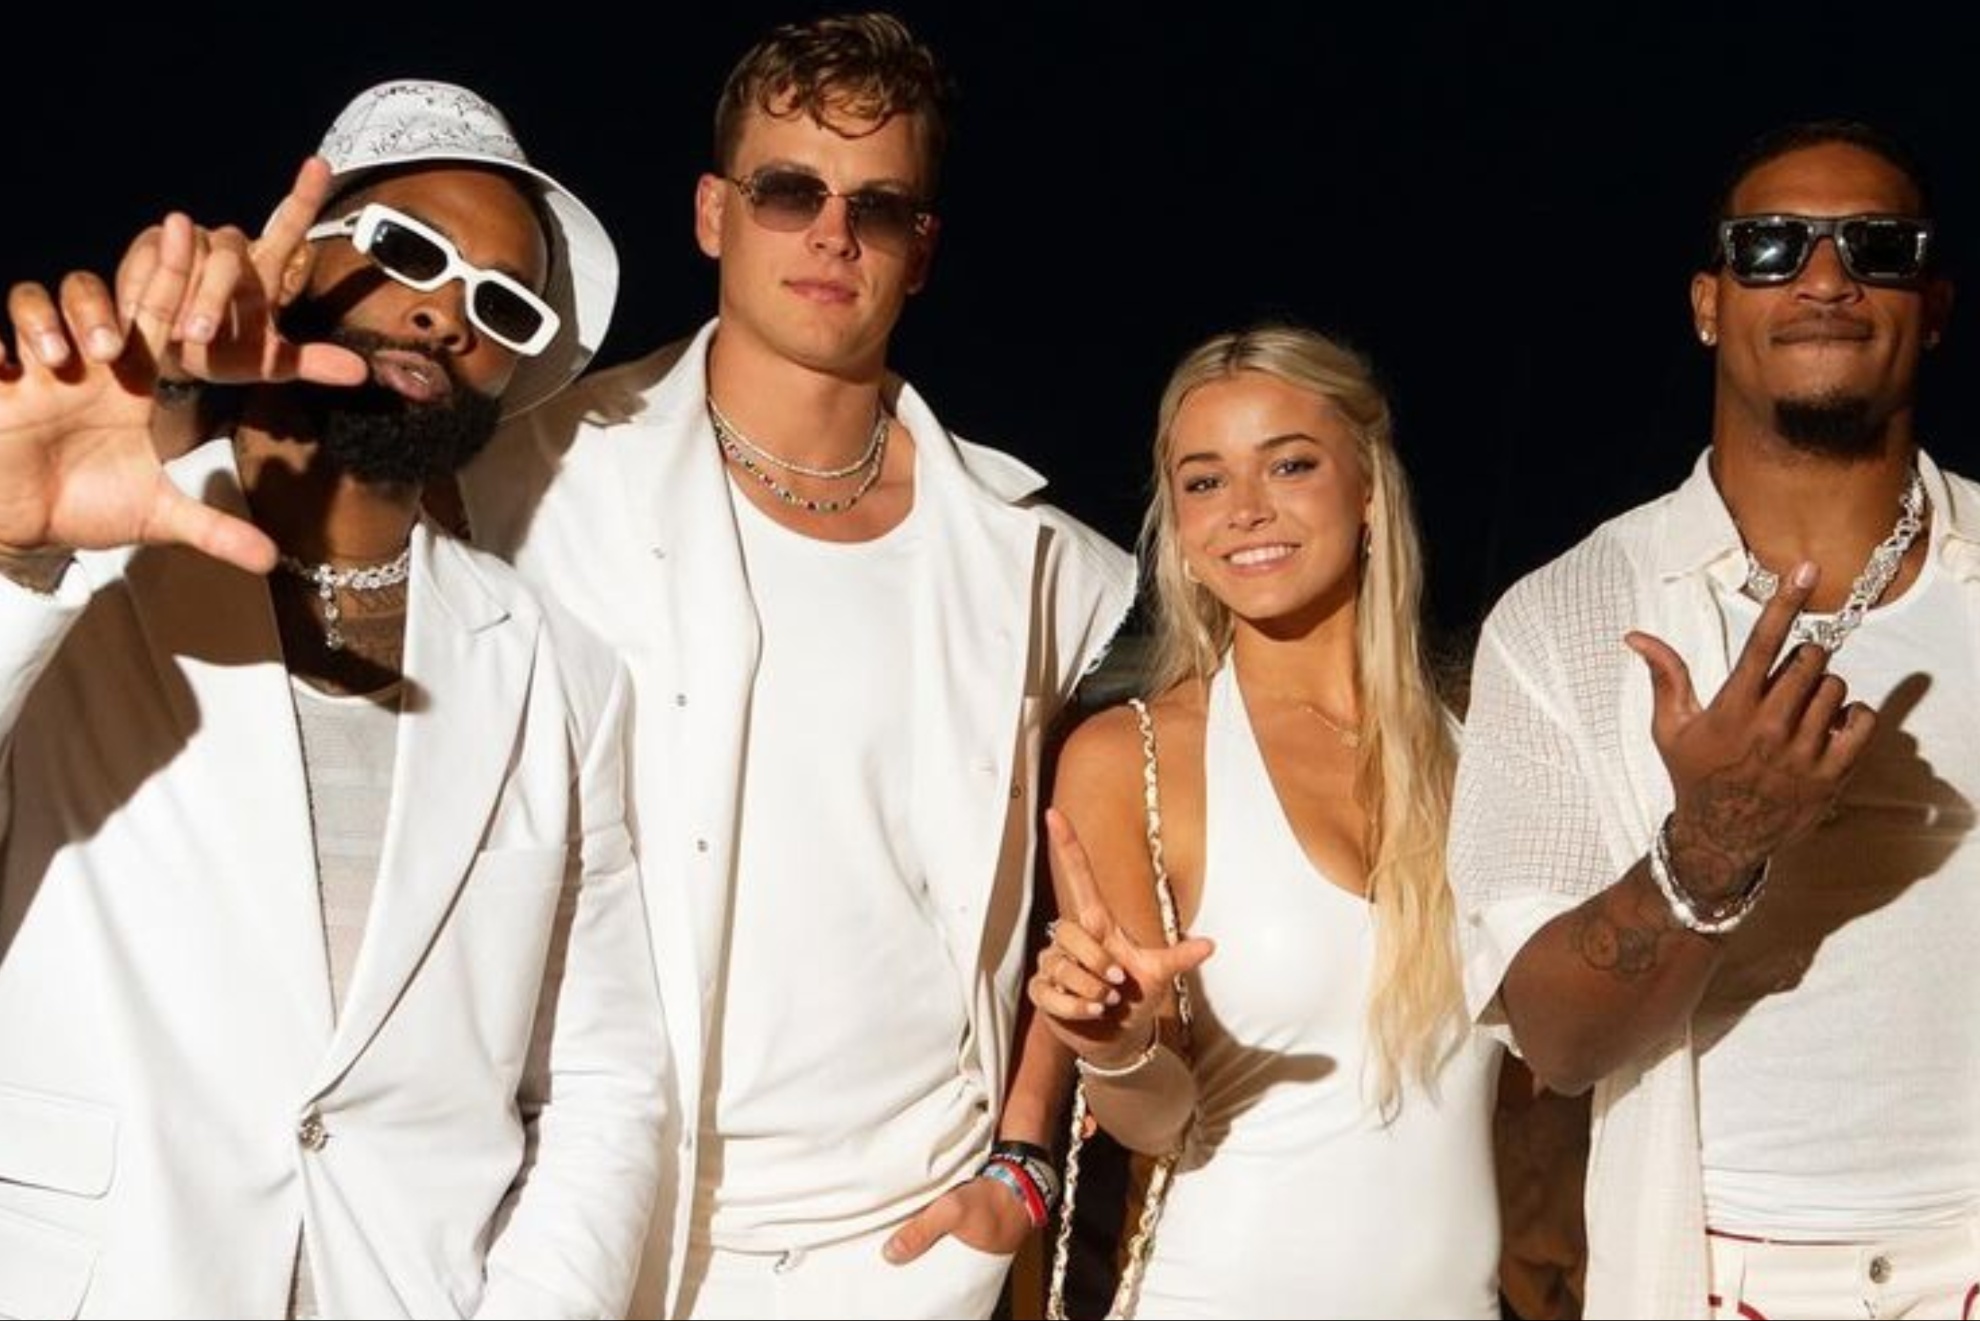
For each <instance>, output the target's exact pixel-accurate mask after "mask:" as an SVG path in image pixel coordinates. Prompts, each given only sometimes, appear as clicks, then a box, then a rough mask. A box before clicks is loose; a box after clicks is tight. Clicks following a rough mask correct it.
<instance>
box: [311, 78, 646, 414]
mask: <svg viewBox="0 0 1980 1321" xmlns="http://www.w3.org/2000/svg"><path fill="white" fill-rule="evenodd" d="M317 154H319V155H321V156H322V157H323V158H324V159H325V160H327V161H329V162H330V169H331V171H332V188H333V190H338V191H341V190H342V189H343V188H344V187H345V186H347V185H348V184H350V183H352V182H353V181H355V180H357V179H358V178H360V177H361V176H363V175H364V174H366V173H368V172H370V171H372V170H378V169H384V168H387V167H390V166H396V165H413V164H418V163H419V162H422V161H435V162H441V161H466V162H471V163H474V164H478V165H495V166H500V167H502V168H504V169H510V170H515V171H517V172H518V173H521V174H525V175H528V176H529V177H530V178H532V179H535V180H537V181H538V182H540V183H541V184H542V185H543V196H544V200H545V201H546V202H547V203H548V209H549V213H550V216H551V219H552V220H553V221H554V222H555V224H556V227H557V231H558V232H557V233H556V234H554V235H552V244H551V247H552V252H551V262H550V280H549V284H548V286H547V287H546V288H545V289H544V291H543V297H544V299H545V301H547V302H548V303H549V304H550V306H551V307H553V308H555V309H556V310H557V315H558V317H559V318H561V319H562V321H563V325H562V326H561V327H559V329H558V331H557V337H556V338H555V339H553V340H551V341H550V345H549V347H548V348H546V349H544V350H543V352H541V353H539V354H537V355H536V356H535V357H533V358H524V359H522V360H521V361H520V362H518V363H517V364H516V374H515V376H514V377H513V378H512V379H511V380H510V382H509V389H508V392H507V393H506V394H504V395H503V396H502V414H503V416H504V417H514V416H515V415H516V414H518V413H521V412H524V411H525V410H527V409H529V408H533V407H535V406H536V405H537V404H540V403H542V402H543V401H544V400H545V399H548V398H549V397H550V396H551V395H553V394H555V393H557V391H559V390H561V389H563V388H564V387H565V386H566V385H568V384H570V382H571V380H572V379H573V378H574V377H575V376H576V375H577V374H578V373H579V372H581V371H583V370H584V366H585V364H586V363H587V362H589V361H591V356H592V355H593V354H594V353H596V352H597V351H598V347H599V345H600V344H601V343H603V341H604V339H605V328H606V327H607V326H608V325H609V324H610V323H611V320H612V304H613V302H614V301H615V300H616V299H617V297H618V292H619V253H618V249H617V248H615V247H614V246H613V244H612V237H611V235H609V234H607V233H606V232H605V227H604V226H603V225H601V224H600V223H598V217H596V216H594V215H593V214H592V213H591V210H590V208H588V207H586V206H585V204H584V203H583V202H580V201H579V200H578V199H577V198H576V197H575V196H573V195H572V193H571V192H570V190H569V189H567V188H565V187H564V186H563V185H562V184H560V183H558V182H557V181H556V180H555V179H553V178H551V177H550V176H549V175H547V174H545V173H544V172H543V171H542V170H539V169H537V168H536V167H535V166H534V165H531V164H530V163H529V159H528V158H527V157H526V156H524V155H523V149H522V144H521V143H519V142H517V141H516V135H515V131H514V130H513V129H511V128H510V127H509V121H508V120H507V119H505V118H503V116H502V112H501V111H499V110H497V109H496V108H495V107H494V106H492V105H490V104H489V103H488V102H487V101H485V100H483V99H482V98H481V97H480V96H478V95H476V94H475V93H473V92H471V91H469V90H468V89H467V88H465V87H458V86H455V85H454V84H452V83H442V82H434V81H432V80H431V79H425V78H404V79H399V80H397V81H394V82H386V83H380V84H378V85H377V86H376V87H372V88H368V89H367V90H365V91H363V92H360V93H358V95H357V96H356V98H354V99H353V100H352V101H351V103H350V104H349V105H347V106H345V107H344V110H343V113H341V114H339V115H338V116H337V122H336V123H334V124H332V125H331V126H330V131H329V132H328V133H326V134H324V135H323V144H322V145H321V146H320V147H318V148H317Z"/></svg>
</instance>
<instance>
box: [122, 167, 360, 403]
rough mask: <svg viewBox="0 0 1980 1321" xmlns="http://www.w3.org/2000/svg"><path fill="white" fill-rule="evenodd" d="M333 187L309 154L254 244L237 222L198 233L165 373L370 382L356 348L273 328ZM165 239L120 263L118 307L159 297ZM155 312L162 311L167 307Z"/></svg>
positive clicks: (162, 358)
mask: <svg viewBox="0 0 1980 1321" xmlns="http://www.w3.org/2000/svg"><path fill="white" fill-rule="evenodd" d="M329 191H330V166H329V164H328V163H327V162H325V161H324V160H323V159H322V158H321V157H318V156H311V157H309V158H308V159H307V160H305V161H304V162H303V164H302V167H301V168H300V169H299V170H297V172H296V178H295V182H294V183H293V184H291V185H290V187H289V192H288V194H287V195H286V196H285V197H283V198H282V200H281V202H279V203H278V204H277V205H276V207H275V211H274V213H273V214H272V215H271V216H270V217H269V219H268V223H267V224H266V225H265V226H264V227H263V228H262V231H261V235H260V237H258V238H255V239H253V240H250V239H249V238H248V237H247V235H246V233H245V232H244V231H242V230H241V229H239V228H237V227H235V226H232V225H227V226H222V227H220V228H217V229H205V228H196V229H195V230H194V234H193V256H194V262H193V269H192V272H191V276H190V279H189V280H188V282H187V284H186V286H185V288H184V289H183V290H182V294H181V298H180V301H179V303H178V306H176V307H175V308H173V309H172V310H171V323H170V324H171V327H172V330H171V335H170V337H169V341H168V343H167V344H166V345H164V346H161V352H160V355H159V363H160V369H161V371H162V372H163V373H164V374H165V375H167V376H180V377H194V378H197V379H199V380H203V381H215V382H243V381H273V382H279V381H289V380H298V379H300V380H308V381H318V382H321V383H323V384H326V385H355V384H357V383H359V382H361V381H363V380H364V379H365V377H366V374H367V368H366V366H365V363H364V360H363V358H361V357H359V356H358V355H357V354H355V353H352V352H351V351H350V350H348V349H344V348H339V347H337V346H336V345H332V344H296V343H293V342H291V341H290V340H288V339H286V338H284V337H283V336H282V334H281V332H280V331H279V330H278V329H277V328H276V326H275V316H276V314H277V313H278V312H279V311H280V309H281V308H282V306H283V305H284V304H286V303H287V302H289V301H290V299H291V297H292V296H293V294H294V291H295V289H296V288H298V287H299V284H298V283H296V282H294V281H292V280H290V278H289V273H290V271H291V264H292V263H293V262H294V261H295V260H296V258H297V256H298V254H299V253H301V252H302V251H303V250H304V249H305V248H306V247H307V246H308V242H309V241H308V239H307V238H306V237H305V235H306V234H307V233H308V231H309V226H310V223H311V222H312V221H314V220H315V219H316V213H317V212H318V211H319V210H320V209H321V208H322V206H323V203H324V201H325V199H326V198H327V197H328V195H329ZM168 223H170V222H168ZM161 240H162V233H161V231H160V229H158V228H154V229H151V230H147V231H146V232H145V233H144V234H141V235H139V236H138V239H137V240H136V241H135V242H134V243H132V245H131V247H130V249H129V250H128V251H127V252H126V253H125V255H124V260H123V262H122V263H121V264H120V265H119V267H118V269H117V307H118V309H119V311H120V312H121V313H122V315H123V316H124V318H125V319H129V318H131V317H132V316H134V315H135V313H136V311H137V309H138V308H139V307H140V306H144V305H146V304H148V303H151V302H152V300H153V299H154V297H155V295H156V292H157V291H156V288H155V286H154V285H153V284H152V275H153V272H154V271H155V269H156V266H157V262H158V259H159V251H160V249H159V244H160V242H161ZM305 269H306V267H305ZM151 311H152V312H153V314H154V315H164V314H165V309H164V308H162V307H157V306H153V307H152V308H151ZM92 329H93V328H92Z"/></svg>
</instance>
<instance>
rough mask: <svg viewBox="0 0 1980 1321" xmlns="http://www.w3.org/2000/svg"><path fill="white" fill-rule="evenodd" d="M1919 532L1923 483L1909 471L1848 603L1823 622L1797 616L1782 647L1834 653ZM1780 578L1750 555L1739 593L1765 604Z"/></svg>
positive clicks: (1881, 591)
mask: <svg viewBox="0 0 1980 1321" xmlns="http://www.w3.org/2000/svg"><path fill="white" fill-rule="evenodd" d="M1924 526H1925V482H1924V480H1923V479H1922V478H1920V477H1919V475H1918V469H1917V468H1913V469H1912V470H1911V480H1910V481H1909V482H1906V483H1905V487H1904V495H1903V496H1902V497H1900V498H1899V500H1898V518H1897V523H1896V524H1895V525H1893V526H1892V528H1891V531H1890V535H1889V536H1887V537H1885V538H1884V539H1883V540H1882V541H1880V542H1878V543H1877V546H1876V549H1874V550H1872V551H1871V552H1870V559H1869V562H1868V563H1866V564H1865V565H1864V566H1863V572H1862V573H1859V574H1857V575H1856V581H1855V582H1854V583H1851V584H1850V588H1849V599H1848V600H1846V601H1844V602H1843V607H1842V609H1840V610H1838V611H1836V613H1835V614H1833V615H1830V616H1829V617H1827V618H1816V617H1812V616H1809V615H1800V616H1798V617H1797V618H1796V619H1795V621H1794V628H1793V629H1792V630H1791V631H1790V632H1789V633H1788V646H1789V647H1798V646H1800V645H1801V644H1802V643H1804V642H1813V643H1815V644H1816V645H1817V646H1819V647H1821V648H1822V649H1823V650H1824V651H1830V652H1833V651H1835V650H1836V649H1837V648H1838V647H1840V646H1842V644H1843V640H1844V639H1845V638H1847V637H1848V636H1849V635H1850V634H1851V633H1854V632H1855V631H1856V626H1857V625H1858V624H1861V623H1862V622H1863V616H1864V613H1865V612H1866V611H1868V610H1869V609H1870V607H1871V606H1873V605H1875V604H1877V601H1878V599H1879V598H1880V597H1882V596H1883V594H1884V593H1885V592H1886V591H1888V590H1890V586H1891V580H1892V579H1894V578H1896V577H1897V574H1898V569H1899V567H1900V566H1902V565H1903V564H1904V557H1905V553H1906V552H1907V551H1909V550H1910V549H1911V543H1912V542H1914V541H1916V540H1917V539H1918V533H1919V531H1920V530H1921V529H1923V528H1924ZM1780 586H1781V576H1780V575H1779V574H1778V573H1775V572H1774V571H1773V570H1771V569H1769V568H1767V567H1766V566H1765V565H1763V564H1761V563H1760V561H1759V559H1758V558H1756V557H1755V556H1754V554H1753V552H1752V551H1751V550H1749V551H1747V552H1746V582H1745V584H1744V585H1743V586H1742V587H1741V589H1740V590H1742V591H1744V592H1745V593H1746V594H1747V595H1748V596H1750V597H1752V598H1753V599H1754V600H1756V601H1759V602H1761V603H1762V604H1765V603H1766V602H1767V601H1770V600H1772V599H1773V596H1774V593H1775V592H1777V591H1779V590H1780Z"/></svg>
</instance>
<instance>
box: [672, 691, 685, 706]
mask: <svg viewBox="0 0 1980 1321" xmlns="http://www.w3.org/2000/svg"><path fill="white" fill-rule="evenodd" d="M674 705H675V706H686V705H687V694H686V693H675V694H674Z"/></svg>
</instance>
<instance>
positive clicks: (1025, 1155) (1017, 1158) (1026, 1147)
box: [990, 1138, 1059, 1210]
mask: <svg viewBox="0 0 1980 1321" xmlns="http://www.w3.org/2000/svg"><path fill="white" fill-rule="evenodd" d="M990 1159H991V1160H1002V1161H1009V1162H1011V1163H1012V1164H1015V1165H1017V1166H1019V1167H1021V1168H1022V1169H1023V1170H1024V1172H1025V1173H1026V1174H1028V1175H1030V1176H1031V1181H1032V1182H1033V1183H1034V1184H1036V1185H1038V1191H1039V1194H1040V1195H1041V1196H1043V1197H1044V1199H1045V1207H1046V1209H1047V1210H1050V1209H1051V1208H1053V1207H1055V1206H1057V1205H1058V1204H1059V1167H1058V1163H1057V1162H1056V1161H1054V1160H1053V1159H1052V1153H1051V1152H1049V1151H1047V1150H1046V1149H1045V1148H1043V1147H1041V1146H1039V1145H1038V1144H1037V1143H1036V1142H1019V1141H1017V1140H1016V1139H1014V1138H1003V1139H1000V1140H999V1141H996V1142H993V1143H991V1144H990Z"/></svg>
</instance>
